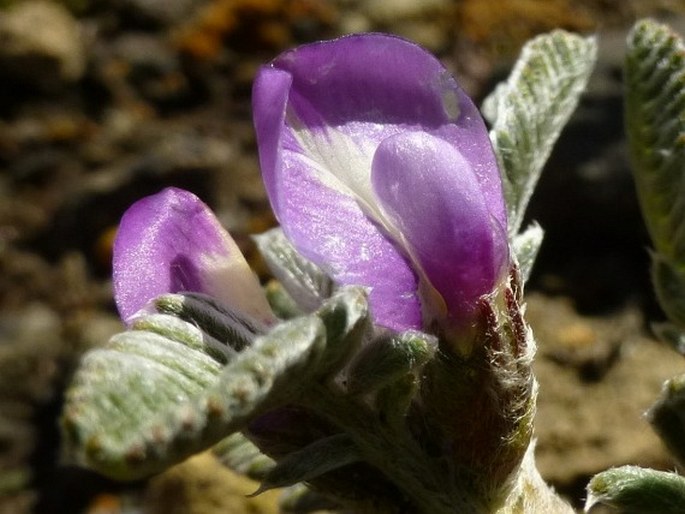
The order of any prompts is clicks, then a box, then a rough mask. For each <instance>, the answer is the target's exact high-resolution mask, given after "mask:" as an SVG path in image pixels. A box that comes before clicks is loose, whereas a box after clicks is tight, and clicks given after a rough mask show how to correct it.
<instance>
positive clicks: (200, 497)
mask: <svg viewBox="0 0 685 514" xmlns="http://www.w3.org/2000/svg"><path fill="white" fill-rule="evenodd" d="M256 490H257V483H255V482H252V481H251V480H248V479H247V478H244V477H242V476H240V475H236V474H235V473H233V472H232V471H230V470H228V469H227V468H226V467H224V466H223V465H222V464H221V463H220V462H219V461H218V460H217V458H216V457H214V456H213V455H211V454H209V453H204V454H200V455H197V456H195V457H192V458H190V459H188V460H187V461H185V462H183V463H182V464H179V465H178V466H175V467H173V468H171V469H170V470H168V471H166V472H164V473H162V474H161V475H159V476H158V477H156V478H153V479H152V481H151V482H150V485H149V487H148V490H147V494H146V498H145V500H146V502H145V503H146V512H149V513H150V514H215V513H216V514H225V513H227V512H230V513H233V514H248V513H250V514H276V513H277V512H278V511H279V510H278V507H277V499H278V496H279V494H280V493H279V492H278V491H267V492H265V493H263V494H260V495H259V496H256V497H254V498H250V497H247V495H249V494H251V493H254V492H255V491H256Z"/></svg>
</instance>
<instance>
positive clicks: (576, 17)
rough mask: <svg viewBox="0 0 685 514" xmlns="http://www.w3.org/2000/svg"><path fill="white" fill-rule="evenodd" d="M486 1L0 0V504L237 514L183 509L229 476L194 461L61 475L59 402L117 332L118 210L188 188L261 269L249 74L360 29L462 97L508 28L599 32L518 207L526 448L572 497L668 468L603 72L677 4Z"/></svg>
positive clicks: (494, 57) (499, 60)
mask: <svg viewBox="0 0 685 514" xmlns="http://www.w3.org/2000/svg"><path fill="white" fill-rule="evenodd" d="M391 4H392V8H389V7H388V6H389V5H391ZM501 4H502V5H499V3H496V2H483V1H482V0H420V1H419V0H414V1H412V0H404V1H398V2H396V3H390V2H386V1H384V0H168V1H167V0H103V1H99V2H95V1H90V0H63V1H53V2H50V1H42V0H14V1H13V0H0V41H2V44H1V45H0V513H8V514H9V513H12V514H15V513H17V514H21V513H24V512H26V513H28V512H37V513H47V514H50V513H60V514H61V513H67V514H71V513H74V514H76V513H85V512H87V513H90V514H94V513H133V512H162V511H161V510H159V504H160V503H159V502H160V501H161V500H160V498H165V497H168V495H169V494H170V492H171V491H175V492H177V493H178V495H177V496H174V497H173V498H175V500H174V501H175V502H177V503H176V508H177V509H181V510H174V511H173V512H215V511H216V512H236V507H235V506H234V505H235V504H232V503H228V502H229V500H228V499H227V500H226V502H227V503H222V501H223V500H221V497H222V496H221V495H216V494H209V493H207V494H205V495H204V496H205V497H206V498H207V499H208V501H211V502H213V503H212V505H213V506H212V508H214V509H215V510H211V509H210V507H209V506H207V505H206V504H205V505H204V506H203V507H198V506H197V504H196V500H194V499H193V498H195V499H196V498H197V495H195V496H194V495H193V493H192V491H194V490H195V489H193V488H199V489H200V490H205V491H208V490H209V489H210V488H223V489H221V490H225V491H228V490H229V489H230V488H229V486H227V485H226V484H227V483H229V482H230V483H233V482H232V481H233V480H234V479H233V478H231V477H224V475H223V471H222V472H221V473H220V472H218V471H217V472H216V473H214V472H211V473H208V471H207V470H208V469H209V470H211V469H213V468H212V466H215V465H216V463H215V462H212V461H211V458H209V457H207V456H201V457H197V458H196V459H197V460H196V459H194V460H191V461H188V462H187V463H186V464H184V465H182V466H181V467H180V468H177V469H175V470H173V471H171V472H170V473H171V474H170V475H168V476H167V475H162V476H161V477H158V478H156V479H155V480H153V481H152V482H139V483H135V484H118V483H114V482H111V481H109V480H106V479H104V478H102V477H99V476H97V475H96V474H94V473H92V472H89V471H86V470H83V469H79V468H74V467H69V466H67V465H65V464H64V463H63V461H62V459H61V456H60V452H59V431H58V428H57V427H58V425H57V420H58V416H59V412H60V406H61V403H60V402H61V396H62V392H63V390H64V387H65V385H66V384H67V383H68V381H69V377H70V375H71V373H72V372H73V370H74V368H75V367H76V366H77V364H78V360H79V357H80V356H81V355H82V354H83V352H84V351H86V350H87V349H88V348H91V347H93V346H95V345H99V344H102V343H104V342H105V341H106V340H107V339H108V337H109V336H110V335H112V334H113V333H115V332H117V331H119V330H121V328H122V327H121V323H120V322H119V320H118V318H117V316H116V313H115V310H114V306H113V302H112V299H111V282H110V272H111V270H110V253H111V242H112V237H113V234H114V231H115V230H116V226H117V222H118V220H119V218H120V216H121V214H122V213H123V212H124V210H125V209H126V207H127V206H128V205H130V204H131V203H132V202H133V201H135V200H136V199H138V198H140V197H142V196H144V195H146V194H150V193H153V192H156V191H158V190H160V189H161V188H163V187H165V186H167V185H174V186H178V187H183V188H186V189H189V190H191V191H193V192H195V193H196V194H198V195H199V196H200V197H201V198H203V199H204V200H205V201H206V202H207V203H208V204H210V205H211V206H212V207H213V208H214V209H215V211H216V212H217V214H218V216H219V218H220V219H221V220H222V222H223V223H224V224H225V225H226V227H227V228H228V229H229V230H230V231H231V233H232V234H233V236H234V237H235V238H236V240H237V241H238V243H239V245H240V246H241V248H242V249H243V250H244V251H245V253H246V254H247V255H248V257H249V259H250V261H251V263H252V264H253V265H254V267H255V269H256V270H257V271H258V272H259V273H260V274H261V276H262V278H266V272H265V270H264V267H263V265H262V264H261V263H260V261H259V258H258V256H257V255H256V252H255V250H254V247H253V245H252V243H251V240H250V238H249V235H250V234H253V233H257V232H261V231H263V230H265V229H267V228H269V227H271V226H273V224H274V223H275V222H274V219H273V216H272V214H271V213H270V210H269V207H268V202H267V200H266V197H265V194H264V191H263V188H262V185H261V183H260V180H259V169H258V164H257V159H256V147H255V141H254V134H253V131H252V125H251V118H250V102H249V100H250V87H251V80H252V77H253V75H254V72H255V70H256V69H257V67H258V66H259V65H260V64H262V63H264V62H266V61H268V60H269V59H270V58H273V57H274V56H275V55H277V54H278V53H279V52H280V51H281V50H283V49H285V48H288V47H291V46H294V45H296V44H299V43H303V42H307V41H312V40H316V39H322V38H328V37H333V36H336V35H340V34H344V33H349V32H354V31H368V30H380V31H386V32H391V33H397V34H400V35H404V36H406V37H409V38H412V39H414V40H416V41H418V42H420V43H421V44H423V45H425V46H426V47H428V48H429V49H430V50H432V51H433V52H435V53H436V54H437V55H438V56H439V57H440V58H441V59H442V60H443V61H444V62H445V63H446V65H447V66H448V67H449V68H450V69H451V70H453V71H454V72H455V73H456V74H457V76H458V77H459V79H460V81H461V82H462V83H463V85H464V87H465V88H466V89H467V90H468V92H469V93H471V94H472V95H473V96H474V97H475V98H477V99H482V98H483V97H484V96H485V95H486V94H487V93H488V92H489V91H490V90H491V89H492V87H493V85H494V84H495V83H496V82H497V81H498V80H501V79H502V78H503V77H505V76H506V73H507V72H508V70H509V69H510V66H511V64H512V62H513V59H514V58H515V56H516V54H517V52H518V50H519V49H520V47H521V45H522V44H523V42H524V41H525V40H526V39H527V38H528V37H530V36H532V35H534V34H537V33H540V32H544V31H547V30H551V29H553V28H556V27H563V28H567V29H570V30H576V31H582V32H586V33H589V32H593V31H597V32H598V35H599V37H600V44H601V52H600V61H599V64H598V67H597V71H596V73H595V75H594V76H593V79H592V82H591V85H590V88H589V90H588V93H587V95H586V96H585V97H584V99H583V101H582V103H581V106H580V108H579V109H578V112H577V113H576V115H575V116H574V118H573V121H572V123H571V124H570V125H569V126H568V128H567V129H566V130H565V131H564V133H563V134H562V137H561V140H560V142H559V144H558V146H557V148H556V150H555V152H554V154H553V156H552V158H551V160H550V162H549V164H548V166H547V169H546V170H545V172H544V175H543V179H542V180H541V184H540V187H539V190H538V191H537V192H536V194H535V197H534V199H533V203H532V205H531V207H530V213H529V217H530V219H535V220H537V221H539V222H540V223H541V225H542V226H543V227H544V228H545V230H546V240H545V243H544V245H543V249H542V252H541V255H540V259H539V262H538V264H537V268H536V271H535V273H534V275H533V277H532V279H531V281H530V283H529V285H528V291H527V293H528V304H529V306H528V309H529V318H530V321H531V323H532V325H533V327H534V329H535V331H536V334H537V339H538V343H539V353H538V360H537V363H536V371H537V375H538V377H539V381H540V397H539V415H538V418H537V429H536V430H537V438H538V443H537V455H538V460H539V464H540V468H541V470H542V472H543V474H544V475H545V477H546V478H547V479H549V480H550V481H551V482H552V483H553V484H554V485H555V486H556V487H557V488H558V489H559V490H560V491H562V492H563V493H564V494H566V495H568V497H569V499H570V500H571V501H573V502H574V504H575V505H580V504H581V502H582V497H583V495H584V491H583V488H584V486H585V484H586V483H587V480H588V478H589V477H590V476H591V475H592V474H593V473H596V472H598V471H601V470H602V469H605V468H607V467H609V466H612V465H619V464H625V463H633V464H644V465H650V466H654V467H658V468H666V469H672V468H673V467H674V463H673V462H672V461H671V460H670V459H669V457H668V455H667V454H666V452H665V451H664V450H663V449H662V447H661V445H660V443H659V441H658V439H657V438H656V436H655V435H654V434H653V433H652V432H651V430H650V427H649V425H648V423H647V422H646V421H645V418H644V416H643V413H644V412H645V410H646V409H647V408H648V407H649V405H650V404H651V403H652V402H653V400H654V398H655V397H656V396H657V394H658V392H659V390H660V387H661V384H662V382H663V381H664V380H666V379H668V378H670V377H672V376H674V375H676V374H678V373H681V372H682V371H683V370H685V361H684V360H682V359H681V358H679V357H678V356H677V355H676V354H675V352H674V351H672V350H671V349H670V348H667V347H666V346H665V345H663V344H661V343H659V342H657V341H655V340H654V338H653V337H652V336H651V335H650V330H649V326H650V323H652V322H654V321H657V320H659V319H660V318H661V313H660V311H659V309H658V307H657V306H656V302H655V301H654V298H653V295H652V292H651V288H650V285H649V277H648V256H647V251H646V248H647V247H648V245H649V241H648V238H647V236H646V232H645V229H644V227H643V225H642V222H641V219H640V214H639V209H638V206H637V202H636V200H635V194H634V191H633V184H632V179H631V176H630V167H629V163H628V160H627V158H626V151H625V145H624V137H623V133H622V120H621V109H622V107H621V83H620V76H621V63H622V55H623V41H624V37H625V32H626V30H627V28H628V27H629V26H630V25H631V24H632V23H633V21H634V20H635V19H637V18H638V17H640V16H644V15H659V16H664V17H665V19H667V20H668V21H669V22H670V23H672V24H674V25H675V26H677V27H685V24H684V23H683V22H682V18H681V17H680V16H681V15H682V13H685V2H683V1H677V0H672V1H667V0H664V1H652V2H640V1H638V0H634V1H632V2H627V1H624V0H584V1H576V2H571V1H570V0H550V1H547V2H540V1H534V0H512V1H510V2H502V3H501ZM495 5H496V7H495ZM36 27H40V28H41V30H35V28H36ZM210 475H211V477H212V479H211V480H210V479H209V478H207V477H208V476H210ZM217 477H219V478H217ZM221 477H224V478H221ZM231 487H233V486H231ZM240 487H242V488H240ZM240 487H239V488H238V489H235V491H238V492H235V493H233V494H228V493H226V495H225V496H226V498H229V497H230V498H240V502H241V503H240V504H241V505H242V506H243V507H242V508H243V509H244V510H245V512H270V511H273V503H272V504H271V506H270V507H269V506H268V505H267V506H265V505H264V504H259V505H257V504H255V503H249V502H246V501H245V500H244V495H245V494H246V492H250V487H251V485H249V486H246V485H245V484H243V485H242V486H240ZM203 488H204V489H203ZM230 490H234V489H230ZM183 491H190V492H188V494H181V493H182V492H183ZM184 498H185V500H184ZM189 498H190V499H189ZM230 501H233V500H230ZM184 502H185V503H184ZM194 502H195V503H194ZM179 505H180V506H182V507H180V506H179ZM194 508H195V510H193V509H194ZM155 509H157V510H155ZM269 509H271V510H269ZM164 512H172V511H171V510H166V511H164Z"/></svg>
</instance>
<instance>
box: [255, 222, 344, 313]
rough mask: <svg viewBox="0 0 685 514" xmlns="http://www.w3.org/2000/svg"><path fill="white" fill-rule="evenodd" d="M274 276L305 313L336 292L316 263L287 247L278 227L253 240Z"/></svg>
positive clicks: (285, 239) (291, 246) (287, 244)
mask: <svg viewBox="0 0 685 514" xmlns="http://www.w3.org/2000/svg"><path fill="white" fill-rule="evenodd" d="M254 239H255V242H256V243H257V247H258V248H259V251H260V252H261V254H262V256H263V257H264V260H265V261H266V264H267V266H269V269H270V270H271V273H273V275H274V277H276V279H277V280H278V281H279V282H280V283H281V284H283V287H284V288H285V290H286V291H288V293H289V294H290V296H292V298H293V299H294V300H295V302H296V303H297V304H298V305H299V306H300V308H302V310H304V311H305V312H310V311H313V310H314V309H317V308H318V307H319V306H320V305H321V303H322V302H323V300H325V299H326V298H329V297H330V296H331V294H333V292H334V291H335V284H334V283H333V281H332V280H331V279H330V278H329V277H328V275H326V274H325V273H324V272H323V271H322V270H321V269H320V268H319V267H318V266H316V264H314V263H312V262H310V261H308V260H307V259H305V258H304V257H302V255H300V254H299V253H298V252H297V250H295V248H294V247H293V245H292V244H290V241H288V239H287V238H286V237H285V235H283V231H282V230H281V229H280V228H274V229H271V230H269V231H267V232H264V233H263V234H260V235H258V236H255V237H254Z"/></svg>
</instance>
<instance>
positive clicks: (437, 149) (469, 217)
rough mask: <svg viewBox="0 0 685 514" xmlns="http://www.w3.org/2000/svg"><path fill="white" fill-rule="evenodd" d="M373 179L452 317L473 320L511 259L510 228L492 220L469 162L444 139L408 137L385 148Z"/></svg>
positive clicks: (392, 140) (378, 157)
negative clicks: (481, 299) (482, 299)
mask: <svg viewBox="0 0 685 514" xmlns="http://www.w3.org/2000/svg"><path fill="white" fill-rule="evenodd" d="M372 181H373V187H374V191H375V192H376V195H377V197H378V198H379V200H380V201H381V203H382V205H383V208H384V209H385V212H386V213H387V215H388V216H389V217H390V218H391V220H392V221H393V222H394V224H395V225H396V226H397V227H398V228H399V230H400V232H401V234H402V235H403V237H404V238H405V240H406V244H407V246H408V248H409V251H410V254H411V255H412V258H413V259H415V260H416V262H417V265H418V267H420V269H421V270H422V271H423V272H424V273H425V276H426V277H427V279H428V281H429V282H430V284H431V285H432V286H433V287H434V288H435V289H436V290H437V291H438V292H439V293H440V295H441V296H442V298H443V299H444V301H445V304H446V307H447V311H448V315H449V316H450V317H452V318H455V319H464V318H466V317H468V316H469V314H471V312H472V311H473V308H474V307H475V305H476V300H477V299H478V298H479V297H480V296H482V295H484V294H487V293H489V292H491V291H492V290H493V289H494V287H495V286H496V284H497V282H498V281H499V280H500V279H501V277H502V274H503V273H504V272H505V270H506V263H507V261H508V246H507V235H506V228H505V227H503V226H501V224H500V223H499V221H498V220H497V218H496V217H494V216H493V214H492V212H491V210H490V206H489V204H488V201H487V199H486V197H485V196H484V194H483V192H482V191H481V187H480V184H479V182H478V179H477V176H476V174H475V173H474V170H473V169H472V167H471V166H470V164H469V162H468V161H467V160H466V159H465V158H464V156H463V155H462V154H461V153H460V152H459V151H458V150H457V149H455V148H454V146H453V145H451V144H449V143H448V142H446V141H444V140H442V139H440V138H437V137H434V136H431V135H430V134H427V133H424V132H408V133H404V134H400V135H397V136H393V137H390V138H388V139H386V140H385V141H383V143H381V145H380V146H379V148H378V151H377V152H376V155H375V157H374V161H373V171H372ZM431 308H435V306H434V305H431ZM436 314H438V315H439V316H442V315H444V313H436Z"/></svg>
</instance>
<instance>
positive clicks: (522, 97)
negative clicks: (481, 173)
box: [483, 30, 597, 237]
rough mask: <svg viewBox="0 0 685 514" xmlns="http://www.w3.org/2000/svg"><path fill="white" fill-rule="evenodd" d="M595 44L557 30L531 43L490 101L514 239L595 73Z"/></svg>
mask: <svg viewBox="0 0 685 514" xmlns="http://www.w3.org/2000/svg"><path fill="white" fill-rule="evenodd" d="M596 53H597V45H596V42H595V39H594V38H592V37H590V38H585V37H581V36H578V35H575V34H570V33H568V32H564V31H562V30H555V31H553V32H551V33H549V34H543V35H541V36H538V37H536V38H534V39H532V40H531V41H529V42H528V43H527V44H526V45H525V46H524V47H523V50H522V52H521V55H520V57H519V59H518V61H517V62H516V65H515V66H514V69H513V70H512V72H511V75H510V76H509V78H508V79H507V80H506V82H504V83H503V84H500V85H499V86H498V87H497V88H496V89H495V91H494V92H493V93H492V94H491V95H490V96H489V97H488V98H487V99H486V100H485V103H484V106H483V111H484V113H485V115H486V117H487V118H488V119H489V120H490V121H491V122H492V125H493V126H492V130H491V131H490V139H491V140H492V143H493V146H494V148H495V153H496V154H497V159H498V161H499V164H500V170H501V173H502V182H503V186H504V194H505V198H506V201H507V209H508V214H509V234H510V237H513V236H514V235H516V234H517V233H518V231H519V228H520V227H521V222H522V221H523V216H524V214H525V210H526V207H527V205H528V202H529V200H530V197H531V195H532V194H533V190H534V189H535V186H536V184H537V181H538V179H539V177H540V173H541V171H542V167H543V166H544V164H545V161H547V158H548V157H549V154H550V152H551V150H552V147H553V145H554V143H555V142H556V140H557V138H558V137H559V134H560V132H561V129H562V128H563V127H564V125H565V124H566V122H567V121H568V119H569V117H570V116H571V113H572V112H573V111H574V110H575V108H576V105H577V103H578V99H579V97H580V94H581V93H582V92H583V90H584V89H585V86H586V84H587V81H588V78H589V76H590V73H591V71H592V69H593V67H594V63H595V59H596Z"/></svg>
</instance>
